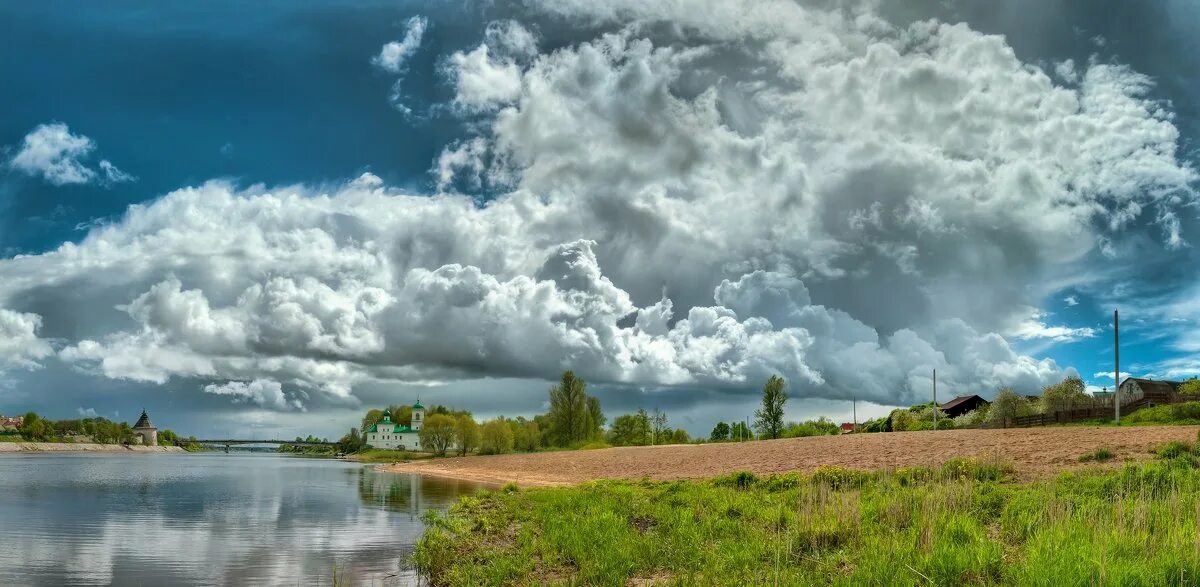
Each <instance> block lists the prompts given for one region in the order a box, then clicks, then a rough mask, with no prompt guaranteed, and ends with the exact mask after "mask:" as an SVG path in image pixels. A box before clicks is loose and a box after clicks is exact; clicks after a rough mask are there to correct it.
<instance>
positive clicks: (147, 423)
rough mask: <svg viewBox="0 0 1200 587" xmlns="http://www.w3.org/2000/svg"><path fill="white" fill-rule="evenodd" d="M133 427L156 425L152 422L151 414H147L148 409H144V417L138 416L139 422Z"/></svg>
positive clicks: (151, 426)
mask: <svg viewBox="0 0 1200 587" xmlns="http://www.w3.org/2000/svg"><path fill="white" fill-rule="evenodd" d="M133 427H134V428H153V427H154V424H151V423H150V416H147V415H146V410H142V417H141V418H138V421H137V424H134V425H133Z"/></svg>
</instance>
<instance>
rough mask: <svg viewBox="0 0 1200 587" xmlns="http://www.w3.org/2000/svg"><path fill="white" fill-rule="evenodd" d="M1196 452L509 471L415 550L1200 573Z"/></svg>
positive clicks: (527, 578)
mask: <svg viewBox="0 0 1200 587" xmlns="http://www.w3.org/2000/svg"><path fill="white" fill-rule="evenodd" d="M1097 453H1098V454H1097V455H1096V456H1095V457H1094V458H1095V460H1098V461H1103V460H1104V457H1105V456H1107V455H1105V454H1104V453H1103V452H1102V451H1100V450H1098V451H1097ZM1198 466H1200V453H1198V452H1197V450H1196V449H1195V448H1194V447H1193V446H1192V445H1189V444H1186V443H1171V444H1168V445H1165V446H1163V447H1161V448H1160V449H1159V450H1158V455H1157V459H1156V460H1155V461H1152V462H1149V463H1145V464H1132V463H1126V464H1125V465H1124V466H1110V467H1107V468H1105V467H1093V468H1089V469H1084V470H1081V471H1076V472H1066V473H1062V474H1061V475H1060V476H1058V477H1057V478H1054V479H1048V480H1039V481H1032V482H1025V483H1021V482H1018V481H1016V480H1014V479H1013V476H1012V469H1011V467H1010V466H1008V465H1006V464H1004V463H1003V462H999V461H989V460H973V459H955V460H952V461H950V462H947V463H945V464H944V465H943V466H942V467H940V468H908V469H899V470H895V471H889V472H863V471H853V470H847V469H840V468H830V467H823V468H820V469H818V470H816V471H815V472H814V473H812V474H808V475H801V474H784V475H778V476H771V477H765V478H759V477H756V476H754V475H753V474H750V473H737V474H733V475H728V476H725V477H721V478H718V479H714V480H710V481H676V482H649V481H644V482H627V481H597V482H591V483H587V484H584V485H580V486H576V487H567V488H548V489H532V490H520V489H518V488H516V487H515V486H511V485H510V486H505V487H504V488H502V489H500V490H497V491H491V492H484V493H480V494H478V495H476V496H473V497H468V498H464V499H462V500H461V501H460V502H459V504H458V505H456V506H454V507H453V508H451V509H450V511H449V512H448V513H446V514H440V515H439V514H430V515H429V516H428V520H427V521H428V529H427V531H426V533H425V535H424V537H423V538H422V539H421V541H420V542H419V543H418V545H417V547H416V550H415V552H414V554H413V559H412V562H413V564H414V566H415V567H416V568H417V569H418V570H419V571H420V572H421V573H422V574H423V575H424V576H425V577H427V578H428V579H429V580H430V582H431V583H432V584H434V585H499V584H529V585H540V584H588V585H621V584H650V583H654V584H673V585H693V584H701V585H708V584H718V585H737V584H774V585H927V584H934V585H961V584H969V585H1165V584H1195V583H1196V581H1198V580H1200V534H1198V532H1197V529H1198V527H1200V526H1198V522H1200V519H1198V514H1200V506H1198V505H1197V504H1200V469H1198ZM1114 467H1117V468H1114Z"/></svg>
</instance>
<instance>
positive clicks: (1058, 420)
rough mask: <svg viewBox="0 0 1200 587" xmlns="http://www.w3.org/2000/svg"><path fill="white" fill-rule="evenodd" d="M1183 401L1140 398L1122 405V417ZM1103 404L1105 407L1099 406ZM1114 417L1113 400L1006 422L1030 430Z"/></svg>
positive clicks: (1099, 401)
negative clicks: (1141, 410) (1035, 427)
mask: <svg viewBox="0 0 1200 587" xmlns="http://www.w3.org/2000/svg"><path fill="white" fill-rule="evenodd" d="M1180 401H1182V398H1180V397H1179V396H1178V395H1176V394H1171V395H1169V396H1160V397H1138V398H1136V399H1133V400H1132V401H1130V402H1128V403H1122V404H1121V415H1122V416H1125V415H1128V414H1132V413H1134V412H1136V411H1138V410H1140V409H1142V408H1146V407H1150V406H1157V405H1162V404H1173V403H1178V402H1180ZM1098 404H1103V405H1098ZM1112 417H1113V405H1112V401H1111V400H1096V401H1095V402H1094V403H1093V404H1092V405H1090V406H1088V407H1084V408H1074V409H1069V410H1059V411H1057V412H1053V413H1049V414H1033V415H1030V416H1017V417H1016V418H1009V419H1008V420H1006V421H1005V422H1004V427H1005V428H1028V427H1030V426H1046V425H1048V424H1067V423H1069V422H1083V421H1085V420H1100V419H1105V420H1109V419H1112Z"/></svg>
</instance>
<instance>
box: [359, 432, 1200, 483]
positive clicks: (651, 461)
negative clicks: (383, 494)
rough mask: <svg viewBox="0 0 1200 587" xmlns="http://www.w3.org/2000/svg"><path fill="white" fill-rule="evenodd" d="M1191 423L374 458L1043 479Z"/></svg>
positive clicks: (515, 471) (530, 478) (1123, 455)
mask: <svg viewBox="0 0 1200 587" xmlns="http://www.w3.org/2000/svg"><path fill="white" fill-rule="evenodd" d="M1198 430H1200V427H1198V426H1169V427H1168V426H1131V427H1106V426H1069V427H1046V428H1010V429H1007V430H940V431H927V432H887V433H876V434H846V435H842V436H812V437H807V438H787V439H781V440H764V441H758V442H744V443H715V444H686V445H666V446H641V447H621V448H607V449H598V450H586V451H558V452H545V453H519V454H507V455H493V456H469V457H457V458H443V459H431V460H427V461H414V462H409V463H396V464H392V465H381V466H380V469H381V470H384V471H391V472H397V473H419V474H422V475H435V476H440V477H451V478H455V479H462V480H466V481H476V482H481V483H493V484H503V483H516V484H518V485H520V486H523V487H545V486H562V485H573V484H577V483H582V482H586V481H592V480H596V479H652V480H657V481H669V480H677V479H709V478H712V477H718V476H720V475H727V474H729V473H732V472H734V471H749V472H752V473H755V474H757V475H771V474H777V473H787V472H795V471H800V472H809V471H814V470H816V469H817V468H818V467H820V466H822V465H830V466H837V467H845V468H847V469H856V470H880V469H896V468H900V467H913V466H927V467H937V466H941V464H942V463H945V462H946V461H949V460H951V459H953V458H956V457H985V458H991V457H996V456H1000V457H1003V458H1004V459H1006V460H1007V461H1009V462H1011V463H1012V465H1013V467H1014V470H1015V474H1016V475H1017V476H1018V477H1020V478H1022V479H1044V478H1047V477H1050V476H1053V475H1055V474H1057V473H1059V472H1061V471H1063V470H1065V469H1071V468H1078V467H1081V466H1083V465H1082V464H1081V462H1080V458H1081V457H1083V456H1085V455H1087V454H1089V453H1091V452H1094V451H1096V450H1097V449H1101V448H1104V449H1107V450H1108V451H1109V452H1110V453H1111V454H1112V455H1113V456H1114V459H1113V461H1114V462H1121V461H1143V460H1147V459H1148V458H1150V456H1151V455H1150V453H1151V451H1152V450H1153V449H1154V447H1156V446H1158V445H1160V444H1162V443H1165V442H1170V441H1187V442H1190V441H1193V440H1195V439H1196V433H1197V431H1198Z"/></svg>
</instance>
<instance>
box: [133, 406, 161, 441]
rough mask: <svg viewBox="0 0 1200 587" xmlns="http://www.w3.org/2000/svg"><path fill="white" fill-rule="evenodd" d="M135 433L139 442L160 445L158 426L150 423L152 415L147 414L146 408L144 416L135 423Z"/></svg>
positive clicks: (143, 412) (143, 411)
mask: <svg viewBox="0 0 1200 587" xmlns="http://www.w3.org/2000/svg"><path fill="white" fill-rule="evenodd" d="M133 435H134V437H135V438H136V439H137V441H138V444H143V445H146V446H158V428H155V427H154V424H151V423H150V416H148V415H146V410H142V417H141V418H138V421H137V423H136V424H134V425H133Z"/></svg>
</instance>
